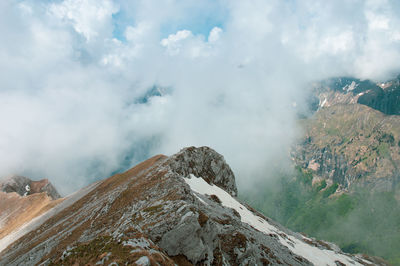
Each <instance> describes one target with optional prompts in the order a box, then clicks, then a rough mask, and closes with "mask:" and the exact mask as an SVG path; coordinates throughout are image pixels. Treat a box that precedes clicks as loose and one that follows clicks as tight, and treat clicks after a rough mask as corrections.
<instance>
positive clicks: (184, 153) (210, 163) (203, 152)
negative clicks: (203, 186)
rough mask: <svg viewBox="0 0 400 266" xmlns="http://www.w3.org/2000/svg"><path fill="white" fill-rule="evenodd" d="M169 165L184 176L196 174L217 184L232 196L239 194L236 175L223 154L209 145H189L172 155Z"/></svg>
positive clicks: (210, 182)
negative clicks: (198, 146) (197, 146)
mask: <svg viewBox="0 0 400 266" xmlns="http://www.w3.org/2000/svg"><path fill="white" fill-rule="evenodd" d="M169 162H170V163H169V165H170V167H171V168H172V170H173V171H174V172H176V173H178V174H180V175H182V176H188V175H189V174H194V175H195V176H201V177H202V178H204V179H205V180H206V181H207V183H209V184H215V185H217V186H218V187H220V188H222V189H224V190H225V191H227V192H228V193H229V194H231V195H232V196H236V195H237V188H236V183H235V175H234V174H233V172H232V170H231V168H230V167H229V165H228V164H227V163H226V162H225V159H224V157H223V156H222V155H220V154H219V153H217V152H215V151H214V150H213V149H210V148H209V147H200V148H195V147H189V148H185V149H183V150H181V151H180V152H178V153H177V154H175V155H173V156H171V158H170V160H169Z"/></svg>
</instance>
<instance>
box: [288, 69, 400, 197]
mask: <svg viewBox="0 0 400 266" xmlns="http://www.w3.org/2000/svg"><path fill="white" fill-rule="evenodd" d="M399 77H400V76H399ZM399 84H400V81H399V78H397V79H394V80H391V81H388V82H385V83H380V84H375V83H373V82H371V81H360V80H357V79H353V78H336V79H330V80H327V81H323V82H320V83H318V84H316V85H315V88H314V91H315V97H317V98H318V99H319V105H318V109H317V112H316V113H315V114H314V115H313V116H312V117H309V118H308V119H303V120H301V124H302V126H303V128H304V131H305V134H304V136H303V137H302V138H301V139H300V140H299V142H298V144H297V145H296V147H295V148H294V149H293V151H292V153H291V154H292V158H293V160H294V161H295V163H296V165H298V166H300V167H302V168H303V169H308V170H309V171H311V172H312V173H313V175H314V179H315V180H314V182H316V180H321V178H322V179H325V180H327V181H328V184H338V191H340V190H347V189H348V188H349V187H351V186H362V187H365V186H368V187H370V188H374V189H378V190H384V191H391V190H393V189H395V188H396V187H397V184H398V183H399V181H400V169H399V166H400V115H398V114H400V85H399Z"/></svg>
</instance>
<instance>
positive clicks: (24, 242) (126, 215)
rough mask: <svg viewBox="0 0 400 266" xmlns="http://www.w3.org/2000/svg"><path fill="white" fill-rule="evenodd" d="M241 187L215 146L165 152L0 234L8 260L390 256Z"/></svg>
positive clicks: (312, 260) (189, 261) (289, 261)
mask: <svg viewBox="0 0 400 266" xmlns="http://www.w3.org/2000/svg"><path fill="white" fill-rule="evenodd" d="M236 193H237V189H236V185H235V180H234V175H233V173H232V171H231V170H230V168H229V166H228V165H227V164H226V163H225V161H224V159H223V157H222V156H221V155H219V154H218V153H216V152H215V151H213V150H212V149H210V148H207V147H201V148H195V147H190V148H186V149H183V150H182V151H180V152H179V153H177V154H175V155H173V156H171V157H166V156H163V155H158V156H155V157H153V158H151V159H149V160H147V161H145V162H142V163H140V164H138V165H137V166H135V167H134V168H132V169H130V170H128V171H126V172H125V173H122V174H116V175H114V176H112V177H110V178H108V179H105V180H103V181H100V182H97V183H95V184H92V185H91V186H90V187H87V188H85V189H84V190H81V191H80V192H78V193H77V194H75V195H72V196H70V197H67V198H66V199H65V200H64V201H63V202H62V203H60V204H59V205H57V206H56V207H55V208H54V209H52V210H51V211H49V212H48V213H46V214H44V215H43V216H42V219H40V220H39V221H34V222H31V223H30V224H27V225H26V229H25V232H26V233H25V234H20V235H18V234H15V236H16V238H17V237H18V236H22V237H21V238H19V239H18V240H17V239H14V240H13V241H10V240H8V242H6V241H3V239H0V250H1V249H2V247H3V251H2V252H1V253H0V264H2V265H3V264H4V265H18V264H20V265H35V264H40V265H63V264H64V265H72V264H76V265H86V264H91V265H93V264H98V265H111V264H112V263H113V264H114V265H116V264H118V265H174V264H178V265H269V264H271V265H277V264H283V265H311V264H315V265H343V264H353V265H369V264H374V263H377V264H378V263H381V264H384V263H383V262H379V261H378V260H376V261H374V260H373V259H371V258H367V257H362V256H353V255H347V254H344V253H342V252H341V251H340V250H339V249H338V248H337V247H336V246H334V245H332V244H329V243H325V242H322V241H315V240H313V239H311V238H308V237H305V236H302V235H300V234H296V233H293V232H290V231H289V230H287V229H285V228H283V227H282V226H280V225H278V224H276V223H274V222H273V221H271V220H270V219H268V218H266V217H264V216H262V215H261V214H259V213H257V212H256V211H254V210H253V209H251V208H250V207H248V206H245V205H244V204H241V203H240V202H239V201H238V200H237V199H236V198H235V197H234V196H233V195H236ZM11 236H13V235H12V234H11ZM7 243H12V244H11V245H9V246H8V245H6V244H7Z"/></svg>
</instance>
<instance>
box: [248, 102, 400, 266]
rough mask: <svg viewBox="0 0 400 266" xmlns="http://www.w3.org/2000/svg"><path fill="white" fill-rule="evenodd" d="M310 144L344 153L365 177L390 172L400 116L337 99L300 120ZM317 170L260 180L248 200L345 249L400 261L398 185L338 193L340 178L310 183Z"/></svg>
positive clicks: (399, 147)
mask: <svg viewBox="0 0 400 266" xmlns="http://www.w3.org/2000/svg"><path fill="white" fill-rule="evenodd" d="M301 123H302V125H303V126H304V128H305V138H308V139H311V142H310V143H309V144H308V145H309V146H308V147H307V149H309V150H318V149H322V148H326V147H328V148H329V149H330V150H332V151H333V152H334V153H335V154H340V155H343V156H344V157H345V158H346V160H347V161H348V162H350V164H351V165H352V166H353V167H354V169H355V171H357V172H359V173H361V174H362V176H363V178H365V179H371V178H372V179H374V178H386V177H390V176H393V174H395V173H396V172H398V166H400V116H385V115H383V114H382V113H380V112H379V111H376V110H373V109H371V108H369V107H367V106H363V105H358V104H354V105H335V106H331V107H328V108H323V109H321V110H319V111H318V112H317V113H316V114H315V115H314V116H313V117H312V118H311V119H307V120H303V121H301ZM313 175H315V173H314V172H312V171H311V170H309V169H301V168H297V170H296V174H295V177H288V176H283V177H279V178H277V179H276V180H269V181H268V182H267V181H266V182H265V183H264V184H257V188H256V189H255V190H252V191H251V193H250V191H249V193H246V192H245V193H243V194H242V195H241V196H242V198H243V199H244V200H246V201H247V202H249V203H250V204H251V205H253V206H255V207H256V208H257V209H258V210H259V211H261V212H263V213H264V214H266V215H267V216H270V217H271V218H273V219H275V220H277V221H278V222H280V223H281V224H283V225H285V226H287V227H289V228H290V229H292V230H294V231H298V232H304V233H306V234H308V235H310V236H313V237H316V238H318V239H323V240H328V241H331V242H334V243H337V244H338V245H339V246H340V247H341V248H342V249H343V250H344V251H346V252H350V253H366V254H369V255H376V256H380V257H383V258H385V259H387V260H388V261H389V262H391V263H392V264H394V265H400V252H399V250H400V187H399V186H398V187H397V188H395V189H394V191H392V192H371V191H370V190H368V189H367V188H364V190H362V189H358V190H356V191H352V192H351V193H347V194H340V195H337V194H334V195H333V193H334V192H335V190H336V188H337V184H333V185H332V186H329V187H327V185H326V182H325V181H322V182H319V183H316V184H314V185H313V186H312V185H311V183H312V179H313Z"/></svg>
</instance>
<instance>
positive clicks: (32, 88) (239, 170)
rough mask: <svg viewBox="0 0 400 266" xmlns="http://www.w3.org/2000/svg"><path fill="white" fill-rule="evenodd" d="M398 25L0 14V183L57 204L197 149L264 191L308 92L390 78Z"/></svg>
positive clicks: (103, 1) (161, 2) (77, 4)
mask: <svg viewBox="0 0 400 266" xmlns="http://www.w3.org/2000/svg"><path fill="white" fill-rule="evenodd" d="M399 14H400V2H399V1H398V0H393V1H385V0H369V1H368V0H367V1H364V0H346V1H342V0H323V1H316V0H299V1H296V0H285V1H283V0H276V1H275V0H272V1H267V0H265V1H262V0H259V1H257V0H254V1H252V0H249V1H228V0H220V1H217V0H209V1H208V0H204V1H199V0H185V1H174V0H136V1H116V0H115V1H112V0H65V1H39V0H30V1H29V0H27V1H21V0H1V1H0V36H1V41H0V123H1V127H0V162H1V163H0V176H7V175H9V174H26V175H31V176H32V177H35V178H40V177H47V178H49V179H50V181H52V182H53V183H55V185H56V186H57V188H58V189H59V190H60V192H61V193H63V194H67V193H70V192H72V191H74V190H76V189H78V188H79V187H82V186H83V185H86V184H88V183H90V182H92V181H93V180H96V179H100V178H104V177H106V176H107V175H109V174H110V173H111V172H113V171H115V170H117V169H121V168H124V167H128V166H133V165H134V164H135V163H137V162H138V161H140V160H143V159H145V158H146V157H147V156H151V155H154V154H157V153H163V154H167V155H170V154H173V153H175V152H177V151H179V149H180V148H182V147H184V146H191V145H195V146H200V145H207V146H211V147H213V148H214V149H216V150H217V151H218V152H220V153H222V154H223V155H224V156H225V158H226V160H227V161H228V163H229V164H230V165H231V167H232V168H233V170H234V171H235V173H236V175H237V179H238V182H239V184H244V183H246V182H248V180H255V179H256V177H257V178H263V177H264V176H265V178H267V176H268V171H270V170H271V169H272V168H273V167H277V166H279V165H281V164H282V163H281V162H282V161H284V158H286V156H287V154H288V152H287V151H288V147H289V145H290V144H291V142H292V141H293V139H294V138H295V137H296V136H297V135H299V134H301V132H300V131H299V129H298V128H297V127H296V121H295V120H296V115H295V114H296V109H298V108H301V106H303V102H304V98H305V94H306V93H305V92H306V89H307V88H308V87H309V84H310V82H312V81H315V80H320V79H324V78H328V77H333V76H341V75H346V76H354V77H357V78H361V79H365V78H369V79H373V80H375V81H383V80H386V79H389V78H392V77H393V76H394V75H396V74H398V73H399V72H400V16H399ZM154 86H155V87H157V88H162V89H163V92H164V93H163V96H155V97H150V98H149V99H148V101H147V102H145V101H143V100H140V99H141V98H142V97H143V96H144V95H145V94H146V92H147V91H149V90H150V89H151V88H152V87H154ZM294 103H296V104H294ZM294 105H296V108H295V107H294Z"/></svg>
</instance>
